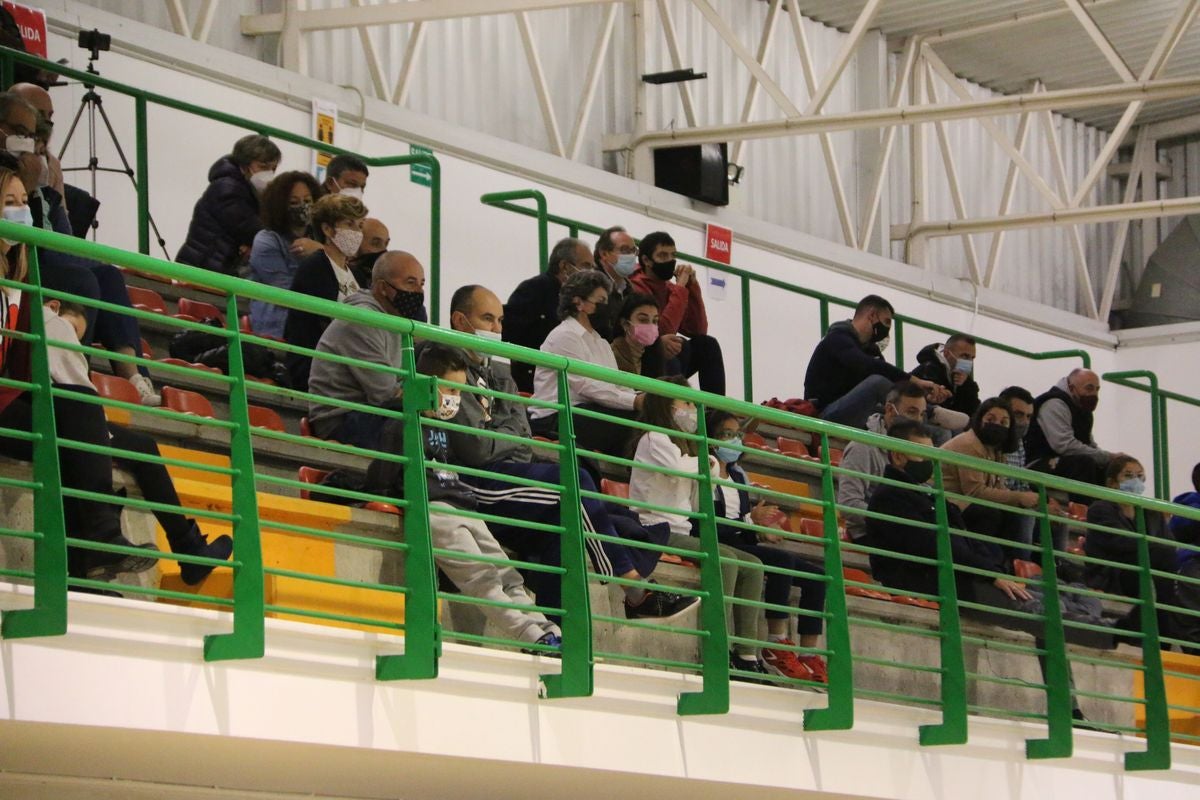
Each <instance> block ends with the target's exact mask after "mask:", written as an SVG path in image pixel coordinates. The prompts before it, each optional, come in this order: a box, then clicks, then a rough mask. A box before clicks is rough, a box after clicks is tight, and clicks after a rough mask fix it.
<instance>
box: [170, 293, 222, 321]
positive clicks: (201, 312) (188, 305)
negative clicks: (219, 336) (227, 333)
mask: <svg viewBox="0 0 1200 800" xmlns="http://www.w3.org/2000/svg"><path fill="white" fill-rule="evenodd" d="M175 316H177V317H180V318H183V317H189V318H191V319H194V320H197V321H199V320H205V319H219V320H221V324H222V325H224V324H225V315H224V314H222V313H221V309H219V308H217V307H216V306H214V305H213V304H212V303H205V302H204V301H203V300H192V299H191V298H188V297H181V298H179V313H178V314H176V315H175Z"/></svg>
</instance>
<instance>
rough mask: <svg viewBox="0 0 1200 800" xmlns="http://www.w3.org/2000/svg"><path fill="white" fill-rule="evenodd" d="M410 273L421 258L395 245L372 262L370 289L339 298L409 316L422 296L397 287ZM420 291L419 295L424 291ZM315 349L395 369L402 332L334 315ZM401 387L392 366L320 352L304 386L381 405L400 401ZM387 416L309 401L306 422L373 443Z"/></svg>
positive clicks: (329, 434)
mask: <svg viewBox="0 0 1200 800" xmlns="http://www.w3.org/2000/svg"><path fill="white" fill-rule="evenodd" d="M414 274H420V275H421V276H422V281H423V276H424V269H423V268H422V267H421V264H420V262H418V261H417V259H416V258H414V257H413V256H412V255H411V254H409V253H405V252H401V251H399V250H393V251H390V252H387V253H384V254H383V255H382V256H380V257H379V259H378V260H377V261H376V262H375V267H374V269H373V270H372V272H371V285H370V288H369V289H360V290H358V291H356V292H354V293H353V294H351V295H350V296H349V297H347V298H346V299H345V300H344V301H343V302H345V303H346V305H349V306H355V307H357V308H365V309H370V310H372V311H378V312H380V313H381V314H390V315H392V316H396V317H407V318H409V319H411V318H412V317H411V316H410V314H411V313H412V310H413V308H414V307H417V308H419V307H420V302H421V301H420V300H419V299H417V300H416V302H415V304H414V303H413V302H412V301H413V300H414V298H412V297H411V295H412V294H413V293H412V292H405V291H403V290H402V289H401V288H399V287H401V286H402V285H403V283H404V282H405V281H406V280H408V279H409V278H410V277H411V276H413V275H414ZM422 296H423V295H422ZM316 350H317V352H318V353H331V354H333V355H339V356H344V357H346V358H352V359H355V360H356V361H361V362H365V363H367V364H381V365H384V366H389V367H395V368H396V369H399V368H400V367H401V363H400V334H398V333H391V332H389V331H385V330H382V329H381V328H376V327H372V326H370V325H360V324H358V323H353V322H347V321H346V320H340V319H336V320H333V321H332V322H330V323H329V326H328V327H327V328H325V332H324V333H322V334H321V339H320V341H319V342H318V343H317V346H316ZM402 389H403V387H402V385H401V384H400V380H399V378H398V377H397V376H396V375H395V374H393V373H390V372H382V371H379V370H374V369H368V368H364V367H358V366H351V365H349V364H342V363H337V362H334V361H329V360H327V359H323V358H314V359H313V362H312V368H311V369H310V371H309V378H308V390H309V391H310V392H312V393H313V394H315V395H320V396H321V397H329V398H332V399H336V400H348V401H352V402H355V403H363V404H365V405H369V406H378V407H381V408H392V407H398V406H397V404H398V402H399V399H400V394H401V391H402ZM386 421H387V420H386V418H385V417H382V416H379V415H377V414H369V413H366V412H363V411H352V410H350V409H347V408H343V407H341V406H330V405H324V404H322V403H317V402H315V401H310V403H309V407H308V422H309V425H311V426H312V430H313V433H314V434H316V435H317V436H319V437H321V438H322V439H335V440H337V441H339V442H344V443H346V444H352V445H355V446H356V447H364V448H368V449H376V448H378V446H379V441H380V439H379V437H380V434H381V432H382V430H383V425H384V423H385V422H386Z"/></svg>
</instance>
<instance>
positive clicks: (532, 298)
mask: <svg viewBox="0 0 1200 800" xmlns="http://www.w3.org/2000/svg"><path fill="white" fill-rule="evenodd" d="M593 266H594V265H593V264H592V252H591V251H590V250H588V247H587V245H585V244H584V243H583V242H581V241H579V240H578V239H571V238H567V239H561V240H559V242H558V243H557V244H555V245H554V249H553V250H551V251H550V259H549V261H548V262H547V264H546V271H545V272H543V273H541V274H540V275H535V276H534V277H532V278H527V279H526V280H523V281H521V282H520V283H519V284H517V288H516V289H513V293H512V294H511V295H509V298H508V302H507V303H505V304H504V318H505V319H506V320H508V322H507V324H506V325H505V326H504V334H503V337H504V341H506V342H511V343H512V344H519V345H521V346H522V347H528V348H530V349H531V350H538V349H540V348H541V346H542V342H544V341H546V337H547V336H549V335H550V331H552V330H554V329H555V328H556V327H558V322H559V320H558V294H559V292H560V291H561V290H562V286H563V284H564V283H566V281H567V278H569V277H571V276H572V275H574V274H575V273H576V272H579V271H580V270H583V269H591V268H592V267H593ZM512 377H513V380H515V381H516V382H517V387H518V388H520V390H521V391H523V392H532V391H533V366H532V365H530V364H524V363H521V362H519V361H517V362H513V365H512Z"/></svg>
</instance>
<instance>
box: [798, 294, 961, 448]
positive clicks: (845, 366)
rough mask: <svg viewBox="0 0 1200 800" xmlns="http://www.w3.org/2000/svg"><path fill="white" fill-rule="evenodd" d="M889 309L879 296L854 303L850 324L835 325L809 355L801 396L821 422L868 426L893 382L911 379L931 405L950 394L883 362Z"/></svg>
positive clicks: (840, 323) (890, 309)
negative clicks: (812, 404)
mask: <svg viewBox="0 0 1200 800" xmlns="http://www.w3.org/2000/svg"><path fill="white" fill-rule="evenodd" d="M895 313H896V312H895V309H893V308H892V304H891V303H889V302H888V301H887V300H884V299H883V298H882V297H879V296H878V295H874V294H871V295H867V296H866V297H864V298H863V299H862V300H860V301H858V305H857V306H856V307H855V309H854V317H853V319H848V320H844V321H842V322H835V323H834V324H832V325H830V326H829V330H828V332H826V334H825V337H824V338H823V339H821V341H820V342H819V343H818V344H817V347H816V349H815V350H813V354H812V358H810V359H809V362H808V370H807V372H806V373H805V375H804V397H805V399H806V400H810V401H812V402H813V403H814V404H815V405H816V407H817V409H818V410H819V411H820V412H821V419H823V420H827V421H829V422H837V423H840V424H842V425H849V426H851V427H854V428H861V427H863V426H864V425H866V422H867V418H868V417H870V416H871V415H872V414H874V413H875V411H876V409H877V408H878V407H879V405H880V404H881V403H882V402H883V401H884V399H885V398H886V397H887V393H888V392H889V391H891V388H892V386H893V385H894V384H895V383H896V382H897V381H902V380H905V379H911V381H912V382H913V383H914V384H916V385H917V386H919V387H921V388H922V389H924V390H925V393H926V397H927V399H928V400H929V402H931V403H940V402H942V401H943V400H945V399H946V397H947V396H948V395H949V392H947V391H946V390H945V389H944V388H942V387H941V386H938V385H937V384H935V383H933V382H932V381H927V380H925V379H923V378H915V377H911V376H910V375H909V374H908V373H907V372H905V371H904V370H902V369H900V368H899V367H896V366H893V365H891V364H889V363H888V362H887V361H885V360H884V358H883V353H882V350H881V348H882V346H884V345H885V344H886V343H887V339H888V335H889V333H890V332H891V329H892V317H893V316H894V315H895Z"/></svg>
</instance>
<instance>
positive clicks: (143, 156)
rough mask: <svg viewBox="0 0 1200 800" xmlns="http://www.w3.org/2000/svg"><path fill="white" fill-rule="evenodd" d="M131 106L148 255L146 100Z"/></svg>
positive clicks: (141, 245)
mask: <svg viewBox="0 0 1200 800" xmlns="http://www.w3.org/2000/svg"><path fill="white" fill-rule="evenodd" d="M133 106H134V116H135V127H136V131H137V132H136V139H137V141H136V142H135V147H136V148H137V179H136V180H135V182H134V186H136V187H137V215H138V219H137V225H138V252H139V253H142V254H143V255H150V155H149V131H148V127H147V125H148V123H147V120H146V98H144V97H138V98H135V99H134V101H133ZM435 274H436V273H435Z"/></svg>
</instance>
